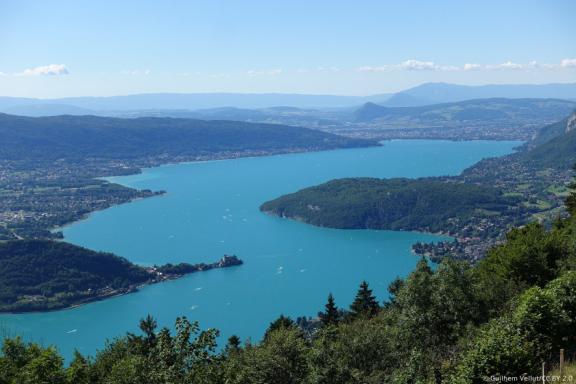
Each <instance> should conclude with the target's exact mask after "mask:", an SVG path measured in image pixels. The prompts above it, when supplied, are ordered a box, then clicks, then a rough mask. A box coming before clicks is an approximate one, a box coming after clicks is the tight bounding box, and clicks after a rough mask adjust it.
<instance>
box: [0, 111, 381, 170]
mask: <svg viewBox="0 0 576 384" xmlns="http://www.w3.org/2000/svg"><path fill="white" fill-rule="evenodd" d="M0 138H2V142H1V144H0V156H1V157H2V158H3V159H5V160H26V161H32V160H41V161H53V160H57V159H67V160H80V159H84V158H102V159H114V160H130V159H139V158H140V159H142V158H149V157H160V156H164V157H172V158H174V157H186V156H202V155H204V156H205V155H209V154H217V153H230V154H232V153H236V152H243V151H254V152H257V151H261V152H263V153H267V152H273V151H288V152H289V151H304V150H321V149H335V148H347V147H359V146H367V145H376V143H375V142H371V141H367V140H357V139H349V138H344V137H341V136H335V135H332V134H329V133H324V132H319V131H314V130H311V129H307V128H299V127H292V126H282V125H272V124H251V123H243V122H231V121H210V122H209V121H203V120H192V119H172V118H139V119H120V118H109V117H96V116H55V117H38V118H31V117H22V116H11V115H0Z"/></svg>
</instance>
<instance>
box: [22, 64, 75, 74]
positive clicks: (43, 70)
mask: <svg viewBox="0 0 576 384" xmlns="http://www.w3.org/2000/svg"><path fill="white" fill-rule="evenodd" d="M68 73H69V72H68V68H66V66H65V65H64V64H50V65H44V66H41V67H36V68H29V69H25V70H24V71H22V72H21V73H17V74H16V75H20V76H59V75H67V74H68Z"/></svg>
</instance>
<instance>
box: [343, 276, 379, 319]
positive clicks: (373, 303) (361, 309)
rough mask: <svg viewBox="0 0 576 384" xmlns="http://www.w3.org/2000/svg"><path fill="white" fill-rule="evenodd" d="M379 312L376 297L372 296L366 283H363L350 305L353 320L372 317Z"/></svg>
mask: <svg viewBox="0 0 576 384" xmlns="http://www.w3.org/2000/svg"><path fill="white" fill-rule="evenodd" d="M379 310H380V306H379V305H378V301H377V300H376V297H375V296H374V295H373V294H372V290H371V289H370V288H369V287H368V283H367V282H366V281H363V282H362V283H361V284H360V289H358V293H356V298H355V299H354V301H353V302H352V304H351V305H350V312H351V315H352V317H353V318H357V317H360V316H366V317H373V316H375V315H376V314H377V313H378V311H379Z"/></svg>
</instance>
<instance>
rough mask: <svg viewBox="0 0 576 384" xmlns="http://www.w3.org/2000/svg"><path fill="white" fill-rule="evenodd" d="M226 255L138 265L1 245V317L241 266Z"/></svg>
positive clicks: (64, 248)
mask: <svg viewBox="0 0 576 384" xmlns="http://www.w3.org/2000/svg"><path fill="white" fill-rule="evenodd" d="M242 263H243V262H242V260H240V259H239V258H238V257H236V256H228V255H225V256H224V257H222V258H221V259H220V260H218V261H216V262H214V263H210V264H206V263H200V264H188V263H180V264H177V265H172V264H165V265H161V266H154V267H143V266H139V265H135V264H133V263H131V262H129V261H128V260H126V259H125V258H123V257H119V256H116V255H114V254H111V253H105V252H95V251H92V250H89V249H86V248H82V247H79V246H76V245H73V244H69V243H65V242H60V241H53V240H13V241H7V242H4V243H0V312H13V313H14V312H31V311H49V310H56V309H63V308H69V307H73V306H77V305H81V304H84V303H88V302H91V301H96V300H102V299H105V298H109V297H113V296H118V295H123V294H127V293H131V292H136V291H137V290H138V288H139V287H141V286H143V285H147V284H155V283H159V282H162V281H166V280H172V279H177V278H180V277H182V276H184V275H186V274H190V273H194V272H200V271H207V270H210V269H215V268H228V267H233V266H238V265H241V264H242Z"/></svg>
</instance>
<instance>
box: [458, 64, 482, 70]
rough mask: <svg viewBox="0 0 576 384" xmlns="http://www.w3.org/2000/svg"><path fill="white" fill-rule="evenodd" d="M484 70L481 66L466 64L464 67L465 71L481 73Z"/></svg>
mask: <svg viewBox="0 0 576 384" xmlns="http://www.w3.org/2000/svg"><path fill="white" fill-rule="evenodd" d="M482 69H483V68H482V66H481V65H480V64H473V63H466V64H464V65H463V66H462V70H463V71H480V70H482Z"/></svg>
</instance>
